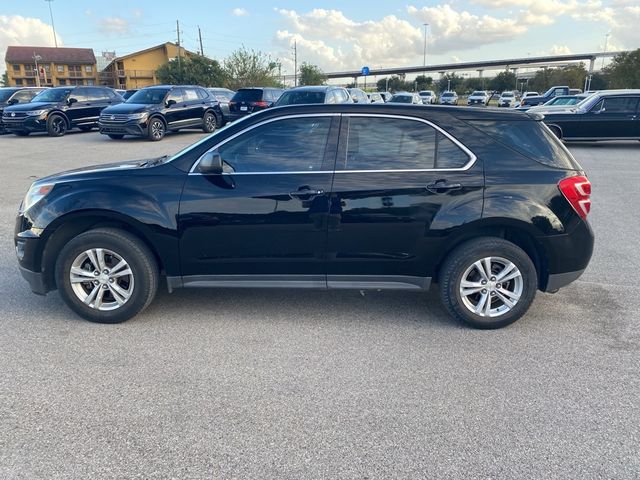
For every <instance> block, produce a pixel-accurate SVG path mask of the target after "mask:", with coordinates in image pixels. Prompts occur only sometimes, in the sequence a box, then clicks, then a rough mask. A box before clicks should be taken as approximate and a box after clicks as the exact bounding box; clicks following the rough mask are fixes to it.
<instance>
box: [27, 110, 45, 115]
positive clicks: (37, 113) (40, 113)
mask: <svg viewBox="0 0 640 480" xmlns="http://www.w3.org/2000/svg"><path fill="white" fill-rule="evenodd" d="M45 113H47V111H46V110H30V111H28V112H26V114H27V115H29V116H32V117H39V116H40V115H44V114H45Z"/></svg>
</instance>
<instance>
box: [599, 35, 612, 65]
mask: <svg viewBox="0 0 640 480" xmlns="http://www.w3.org/2000/svg"><path fill="white" fill-rule="evenodd" d="M609 35H611V34H610V33H607V34H606V35H605V36H604V51H603V52H602V67H601V70H602V69H603V68H604V56H605V54H606V53H607V42H608V40H609Z"/></svg>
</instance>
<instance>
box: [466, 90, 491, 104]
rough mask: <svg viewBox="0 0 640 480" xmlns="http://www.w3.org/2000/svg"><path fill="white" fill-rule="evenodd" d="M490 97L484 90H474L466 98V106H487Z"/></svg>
mask: <svg viewBox="0 0 640 480" xmlns="http://www.w3.org/2000/svg"><path fill="white" fill-rule="evenodd" d="M489 100H491V95H489V93H488V92H485V91H484V90H476V91H475V92H473V93H472V94H471V95H469V96H468V97H467V105H488V104H489Z"/></svg>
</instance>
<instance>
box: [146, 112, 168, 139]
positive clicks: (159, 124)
mask: <svg viewBox="0 0 640 480" xmlns="http://www.w3.org/2000/svg"><path fill="white" fill-rule="evenodd" d="M166 133H167V127H165V125H164V122H163V121H162V120H160V119H159V118H152V119H151V120H149V134H148V136H149V140H151V141H152V142H157V141H158V140H162V139H163V138H164V136H165V134H166Z"/></svg>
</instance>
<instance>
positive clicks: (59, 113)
mask: <svg viewBox="0 0 640 480" xmlns="http://www.w3.org/2000/svg"><path fill="white" fill-rule="evenodd" d="M118 103H122V97H121V96H120V95H118V94H117V93H116V91H115V90H113V89H112V88H108V87H80V86H78V87H71V86H70V87H56V88H49V89H47V90H44V91H42V92H40V93H39V94H38V95H36V96H35V97H33V99H32V100H31V103H27V104H24V105H20V104H18V105H13V106H11V107H7V108H5V110H4V113H3V115H2V122H3V123H4V124H5V128H6V130H7V131H8V132H13V133H15V134H16V135H22V136H24V135H29V134H30V133H31V132H47V133H48V134H49V136H50V137H61V136H62V135H64V134H65V133H66V132H67V131H68V130H71V129H73V128H79V129H80V130H82V131H83V132H88V131H89V130H91V129H92V128H94V127H96V126H97V125H98V118H99V117H100V112H102V110H104V109H105V108H107V107H108V106H109V105H115V104H118Z"/></svg>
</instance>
